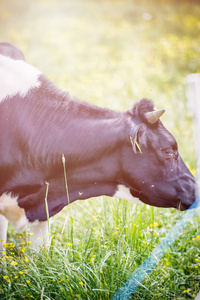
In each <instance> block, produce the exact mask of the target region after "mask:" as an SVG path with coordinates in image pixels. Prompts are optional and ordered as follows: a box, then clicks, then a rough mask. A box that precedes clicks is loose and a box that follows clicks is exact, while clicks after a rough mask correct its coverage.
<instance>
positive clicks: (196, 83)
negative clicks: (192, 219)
mask: <svg viewBox="0 0 200 300" xmlns="http://www.w3.org/2000/svg"><path fill="white" fill-rule="evenodd" d="M186 97H187V101H188V107H189V108H190V109H191V111H192V113H193V121H194V133H195V146H196V168H197V183H198V191H197V199H198V201H200V73H195V74H189V75H187V76H186Z"/></svg>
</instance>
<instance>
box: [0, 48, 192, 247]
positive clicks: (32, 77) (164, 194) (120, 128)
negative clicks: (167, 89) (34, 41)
mask: <svg viewBox="0 0 200 300" xmlns="http://www.w3.org/2000/svg"><path fill="white" fill-rule="evenodd" d="M11 47H12V46H11ZM16 57H17V55H15V57H14V58H13V57H12V55H11V54H10V53H9V54H7V55H6V54H0V132H1V140H0V141H1V142H0V239H1V240H4V242H5V241H6V235H7V224H8V222H10V223H11V224H13V225H14V227H15V229H16V230H23V229H24V228H25V227H26V226H27V225H29V226H30V228H31V229H30V230H31V232H33V233H34V235H33V236H32V243H33V244H35V245H36V246H38V245H39V247H40V246H41V245H42V244H40V243H43V240H44V239H45V236H46V233H47V219H48V215H49V217H52V216H53V215H55V214H57V213H58V212H59V211H61V210H62V208H63V207H65V206H66V205H68V204H70V203H72V202H74V201H76V200H84V199H88V198H91V197H98V196H100V195H107V196H110V197H115V198H123V199H126V200H130V201H136V202H139V203H145V204H148V205H153V206H157V207H174V208H177V209H179V210H180V211H184V210H186V209H188V208H189V207H190V206H191V204H192V203H193V202H194V200H195V188H196V182H195V179H194V177H193V175H192V174H191V173H190V171H189V169H188V168H187V166H186V165H185V163H184V162H183V160H182V158H181V156H180V154H179V152H178V146H177V142H176V140H175V138H174V137H173V136H172V134H171V133H170V132H169V131H168V130H167V129H166V128H165V127H164V125H163V123H162V122H161V120H160V117H161V116H162V114H163V113H164V110H163V109H161V110H156V109H155V107H154V105H153V103H152V101H151V100H148V99H146V98H144V99H142V100H140V101H139V102H137V103H135V104H134V105H133V107H132V108H131V109H129V110H127V111H123V112H121V111H120V112H118V111H113V110H110V109H103V108H100V107H97V106H95V105H91V104H88V103H86V102H82V101H79V100H76V99H73V98H72V97H71V96H70V95H69V94H67V93H65V92H63V91H60V90H59V89H58V88H57V87H55V86H54V84H53V83H51V82H50V81H49V80H48V79H47V78H46V77H45V76H44V75H43V74H42V73H41V72H40V71H39V70H38V69H37V68H35V67H34V66H32V65H30V64H28V63H27V62H26V61H25V60H24V59H21V55H19V56H18V57H17V58H18V59H17V58H16ZM47 187H48V195H47ZM46 195H47V197H46ZM45 199H46V203H47V206H48V209H47V206H46V205H45ZM39 237H40V238H41V240H42V242H40V241H39V240H40V239H38V238H39Z"/></svg>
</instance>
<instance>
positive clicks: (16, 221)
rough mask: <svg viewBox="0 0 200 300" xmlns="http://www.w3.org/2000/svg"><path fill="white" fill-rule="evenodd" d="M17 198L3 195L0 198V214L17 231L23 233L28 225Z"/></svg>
mask: <svg viewBox="0 0 200 300" xmlns="http://www.w3.org/2000/svg"><path fill="white" fill-rule="evenodd" d="M17 198H18V197H12V195H11V194H10V193H9V194H6V193H3V194H2V195H1V197H0V214H2V215H3V216H4V217H5V218H6V219H7V220H8V222H10V223H11V224H13V226H14V227H15V229H16V230H17V231H23V230H24V228H25V226H26V225H27V224H28V223H29V222H28V219H27V217H26V215H25V211H24V209H23V208H21V207H19V205H18V202H17Z"/></svg>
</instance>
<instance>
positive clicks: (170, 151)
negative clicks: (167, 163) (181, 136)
mask: <svg viewBox="0 0 200 300" xmlns="http://www.w3.org/2000/svg"><path fill="white" fill-rule="evenodd" d="M163 155H164V156H165V158H167V159H170V158H174V157H175V153H174V150H173V149H172V148H171V147H168V148H165V149H163Z"/></svg>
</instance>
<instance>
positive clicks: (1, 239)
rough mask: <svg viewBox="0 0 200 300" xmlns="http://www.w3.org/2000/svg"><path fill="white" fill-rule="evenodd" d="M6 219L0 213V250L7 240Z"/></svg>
mask: <svg viewBox="0 0 200 300" xmlns="http://www.w3.org/2000/svg"><path fill="white" fill-rule="evenodd" d="M7 229H8V220H7V219H6V218H5V217H4V216H3V215H1V214H0V251H2V249H3V244H5V243H6V240H7Z"/></svg>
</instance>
